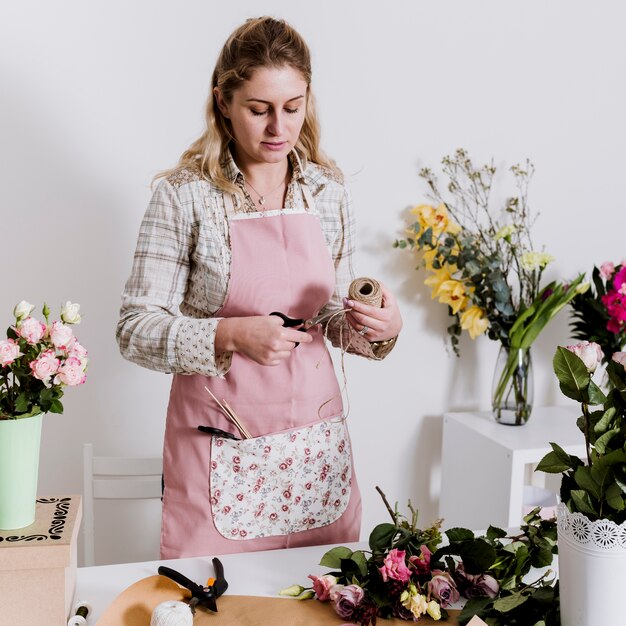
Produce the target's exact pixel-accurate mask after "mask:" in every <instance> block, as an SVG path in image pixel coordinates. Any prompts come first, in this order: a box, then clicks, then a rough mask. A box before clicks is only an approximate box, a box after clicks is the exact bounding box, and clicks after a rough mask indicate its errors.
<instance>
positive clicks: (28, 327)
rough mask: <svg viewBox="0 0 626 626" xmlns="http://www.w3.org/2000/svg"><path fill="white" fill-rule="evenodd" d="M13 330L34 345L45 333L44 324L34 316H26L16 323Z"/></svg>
mask: <svg viewBox="0 0 626 626" xmlns="http://www.w3.org/2000/svg"><path fill="white" fill-rule="evenodd" d="M15 332H16V333H17V334H18V335H19V336H20V337H21V338H22V339H26V341H27V342H28V343H30V344H31V345H34V344H36V343H37V342H38V341H40V340H41V338H42V337H43V336H44V335H45V334H46V325H45V324H42V323H41V322H40V321H39V320H36V319H35V318H34V317H27V318H26V319H25V320H24V321H22V322H20V323H19V324H18V325H17V328H16V329H15Z"/></svg>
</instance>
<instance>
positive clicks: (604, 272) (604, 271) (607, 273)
mask: <svg viewBox="0 0 626 626" xmlns="http://www.w3.org/2000/svg"><path fill="white" fill-rule="evenodd" d="M613 272H615V264H614V263H613V262H612V261H606V262H604V263H602V265H601V266H600V276H601V277H602V279H603V280H609V278H611V276H613Z"/></svg>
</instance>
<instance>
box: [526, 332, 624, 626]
mask: <svg viewBox="0 0 626 626" xmlns="http://www.w3.org/2000/svg"><path fill="white" fill-rule="evenodd" d="M602 359H603V352H602V349H601V347H600V346H599V345H598V344H596V343H589V342H584V343H581V344H577V345H575V346H569V347H568V348H563V347H559V348H557V351H556V354H555V356H554V361H553V364H554V371H555V373H556V376H557V378H558V380H559V385H560V388H561V391H562V392H563V393H564V394H565V395H566V396H567V397H568V398H571V399H572V400H575V401H576V402H578V403H580V407H581V415H580V417H579V418H578V420H577V426H578V428H579V429H580V431H581V434H582V438H583V440H584V443H585V458H584V459H579V458H578V457H576V456H572V455H570V454H568V453H567V452H565V450H563V449H562V448H561V447H560V446H559V445H558V444H556V443H551V444H550V445H551V446H552V452H550V453H548V454H547V455H546V456H545V457H544V458H543V459H542V461H541V463H540V464H539V465H538V467H537V470H539V471H544V472H548V473H560V474H562V480H561V489H560V497H561V503H560V504H559V506H558V510H557V517H558V546H559V571H560V579H559V580H560V590H561V623H562V624H563V626H574V625H581V626H582V625H583V624H610V623H615V616H616V615H619V614H620V613H621V611H622V606H621V585H622V581H623V580H624V579H625V578H626V371H625V370H624V365H625V364H626V353H625V352H616V353H614V354H613V355H612V359H611V361H610V362H609V363H608V366H607V370H606V371H607V375H608V376H609V378H610V380H611V383H612V388H611V390H610V391H609V392H608V393H607V394H606V395H605V393H604V392H603V391H602V390H601V389H600V387H599V386H598V385H597V384H596V383H595V382H594V380H593V374H594V372H595V371H596V369H597V367H598V365H599V364H600V363H601V362H602Z"/></svg>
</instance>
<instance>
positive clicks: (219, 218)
mask: <svg viewBox="0 0 626 626" xmlns="http://www.w3.org/2000/svg"><path fill="white" fill-rule="evenodd" d="M290 160H291V165H292V171H293V175H292V177H291V182H290V184H289V187H288V189H287V196H286V203H285V204H286V207H285V209H282V210H281V211H282V212H286V211H295V210H303V209H304V206H305V200H304V197H303V194H302V191H301V183H304V184H307V185H308V186H309V188H310V190H311V193H312V194H313V197H314V198H315V209H314V213H316V214H317V215H318V216H319V218H320V223H321V226H322V231H323V234H324V238H325V240H326V244H327V245H328V248H329V250H330V253H331V255H332V258H333V261H334V264H335V274H336V285H335V291H334V294H333V296H332V298H331V300H330V302H329V303H328V304H327V305H326V307H325V309H324V311H326V310H338V309H341V308H343V305H342V299H343V297H344V296H345V295H346V294H347V292H348V286H349V284H350V282H351V280H352V279H353V272H352V263H351V259H352V255H353V251H354V248H353V242H354V231H355V224H354V218H353V215H352V206H351V200H350V196H349V193H348V191H347V189H346V188H345V187H344V186H343V184H342V182H341V181H340V180H338V178H337V177H336V176H335V175H334V174H333V173H331V172H330V171H329V170H327V169H326V168H322V167H321V166H319V165H316V164H314V163H308V164H305V163H303V162H302V161H301V160H300V159H299V157H298V155H297V154H296V153H295V152H292V153H291V155H290ZM224 167H225V171H226V174H227V176H228V178H229V179H230V180H232V181H233V182H234V183H235V184H236V185H238V186H239V187H240V188H241V189H242V191H243V193H244V197H245V201H244V202H243V203H241V202H239V203H237V205H236V206H237V211H242V212H245V213H250V214H253V213H255V212H256V211H257V209H256V207H255V206H254V202H253V201H252V199H251V198H250V196H249V195H248V193H247V191H246V189H245V186H244V177H243V174H242V173H241V171H240V170H239V169H238V168H237V166H236V165H235V162H234V160H233V159H232V156H230V153H228V155H227V158H226V161H225V163H224ZM281 211H278V213H280V212H281ZM251 217H252V215H251ZM230 260H231V251H230V247H229V237H228V221H227V219H226V209H225V206H224V193H223V192H222V191H221V190H220V189H218V188H217V187H216V186H215V185H213V184H212V183H211V182H210V181H207V180H206V179H205V178H203V177H202V176H201V175H200V172H199V171H198V170H194V169H189V168H186V169H182V170H178V171H176V172H175V173H174V174H172V175H170V176H169V177H168V178H166V179H163V180H161V181H160V182H159V184H158V186H157V187H156V189H155V191H154V194H153V196H152V199H151V200H150V203H149V205H148V209H147V210H146V213H145V215H144V218H143V222H142V224H141V228H140V230H139V237H138V240H137V248H136V251H135V257H134V262H133V268H132V272H131V275H130V277H129V279H128V281H127V282H126V287H125V289H124V293H123V294H122V307H121V310H120V320H119V322H118V325H117V333H116V336H117V340H118V343H119V346H120V351H121V353H122V355H123V356H124V357H125V358H126V359H129V360H130V361H133V362H135V363H137V364H139V365H142V366H144V367H147V368H150V369H153V370H157V371H161V372H168V373H178V374H196V373H197V374H203V375H205V376H220V377H221V376H223V375H224V374H225V373H226V372H227V371H228V369H229V367H230V364H231V358H232V353H230V352H224V353H221V354H216V353H215V332H216V329H217V324H218V322H219V321H220V319H221V318H219V317H213V315H214V314H215V313H216V312H217V311H218V310H219V308H220V307H221V306H222V305H223V303H224V300H225V297H226V292H227V288H228V282H229V278H230ZM324 311H322V312H324ZM339 317H342V316H338V318H336V319H335V322H336V323H333V322H331V324H330V326H329V328H328V329H327V333H328V338H329V339H330V341H331V342H332V343H333V345H336V346H338V345H339V338H340V326H341V325H342V324H343V328H342V332H343V343H344V344H346V343H348V339H349V340H350V345H349V347H348V351H349V352H352V353H357V354H361V355H363V356H366V357H368V358H374V359H378V358H382V356H384V355H380V354H376V352H377V351H375V350H374V349H372V346H371V345H370V343H369V342H368V341H367V340H366V339H365V338H363V337H361V336H360V335H359V334H358V333H356V332H354V331H353V330H352V329H351V327H350V326H349V325H348V324H347V322H345V321H343V322H342V321H340V320H339Z"/></svg>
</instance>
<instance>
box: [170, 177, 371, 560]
mask: <svg viewBox="0 0 626 626" xmlns="http://www.w3.org/2000/svg"><path fill="white" fill-rule="evenodd" d="M302 190H303V192H304V196H305V198H306V200H307V205H308V210H297V209H296V210H293V211H292V210H289V211H287V212H281V211H269V212H267V213H262V212H261V213H252V214H249V213H248V214H242V213H235V211H234V209H233V200H232V197H231V196H229V195H227V196H225V204H226V212H227V216H228V220H229V230H230V247H231V251H232V260H231V275H230V283H229V287H228V293H227V296H226V300H225V302H224V305H223V307H222V308H221V309H220V310H219V311H218V312H217V313H216V316H219V317H243V316H250V315H267V314H269V313H271V312H272V311H281V312H283V313H285V314H286V315H288V316H290V317H297V318H305V319H306V318H308V317H312V316H313V315H315V314H316V313H318V312H319V310H320V309H322V308H323V307H324V306H325V305H326V304H327V302H328V301H329V299H330V297H331V295H332V292H333V290H334V285H335V271H334V265H333V261H332V258H331V256H330V253H329V250H328V248H327V246H326V243H325V241H324V236H323V233H322V229H321V225H320V223H319V218H318V217H317V216H316V215H314V214H312V213H310V212H309V211H310V209H311V208H312V207H313V199H312V195H311V193H310V191H309V189H308V187H306V185H303V187H302ZM308 332H309V334H311V335H312V336H313V341H312V342H311V343H307V344H300V345H299V346H298V347H297V348H295V349H294V350H293V352H292V353H291V355H290V357H289V358H288V359H286V360H285V361H283V362H282V363H281V364H280V365H277V366H262V365H259V364H257V363H255V362H253V361H252V360H250V359H248V358H247V357H245V356H243V355H241V354H239V353H234V354H233V360H232V365H231V368H230V370H229V371H228V373H227V374H226V376H225V377H224V378H216V377H206V376H201V375H198V374H194V375H175V376H174V380H173V382H172V389H171V393H170V401H169V406H168V413H167V422H166V430H165V445H164V452H163V461H164V483H165V489H164V495H163V519H162V529H161V558H164V559H172V558H181V557H188V556H199V555H215V554H226V553H231V552H247V551H252V550H270V549H276V548H286V547H296V546H305V545H316V544H327V543H344V542H350V541H358V539H359V532H360V520H361V497H360V494H359V489H358V486H357V483H356V478H355V476H354V470H353V464H352V453H351V446H350V439H349V435H348V431H347V428H346V424H345V419H344V417H343V406H342V400H341V393H340V389H339V385H338V382H337V378H336V376H335V372H334V368H333V364H332V361H331V358H330V355H329V353H328V350H327V348H326V345H325V342H324V338H323V332H322V330H321V329H320V327H319V326H318V327H315V328H314V329H312V330H309V331H308ZM205 386H207V387H208V388H209V389H211V391H212V393H213V394H214V395H215V396H216V397H217V398H218V399H219V400H220V401H222V399H225V400H226V401H227V402H228V404H229V405H230V406H231V407H232V408H233V409H234V411H235V412H236V414H237V416H238V417H239V418H240V420H241V421H242V422H243V423H244V424H245V425H246V427H247V428H248V430H249V431H250V432H251V434H252V438H251V439H242V440H233V439H228V438H224V437H218V436H214V435H213V436H212V435H208V434H205V433H202V432H200V431H198V429H197V427H198V426H200V425H203V426H212V427H215V428H219V429H222V430H225V431H229V432H232V433H233V434H237V436H240V435H239V433H237V431H236V429H235V428H234V426H233V425H232V424H231V423H230V422H229V421H228V420H227V418H226V417H225V416H224V415H223V414H222V412H221V410H220V409H219V407H218V406H217V405H216V403H215V401H214V400H213V399H212V398H211V396H210V395H209V394H208V393H207V391H206V390H205V389H204V387H205Z"/></svg>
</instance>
